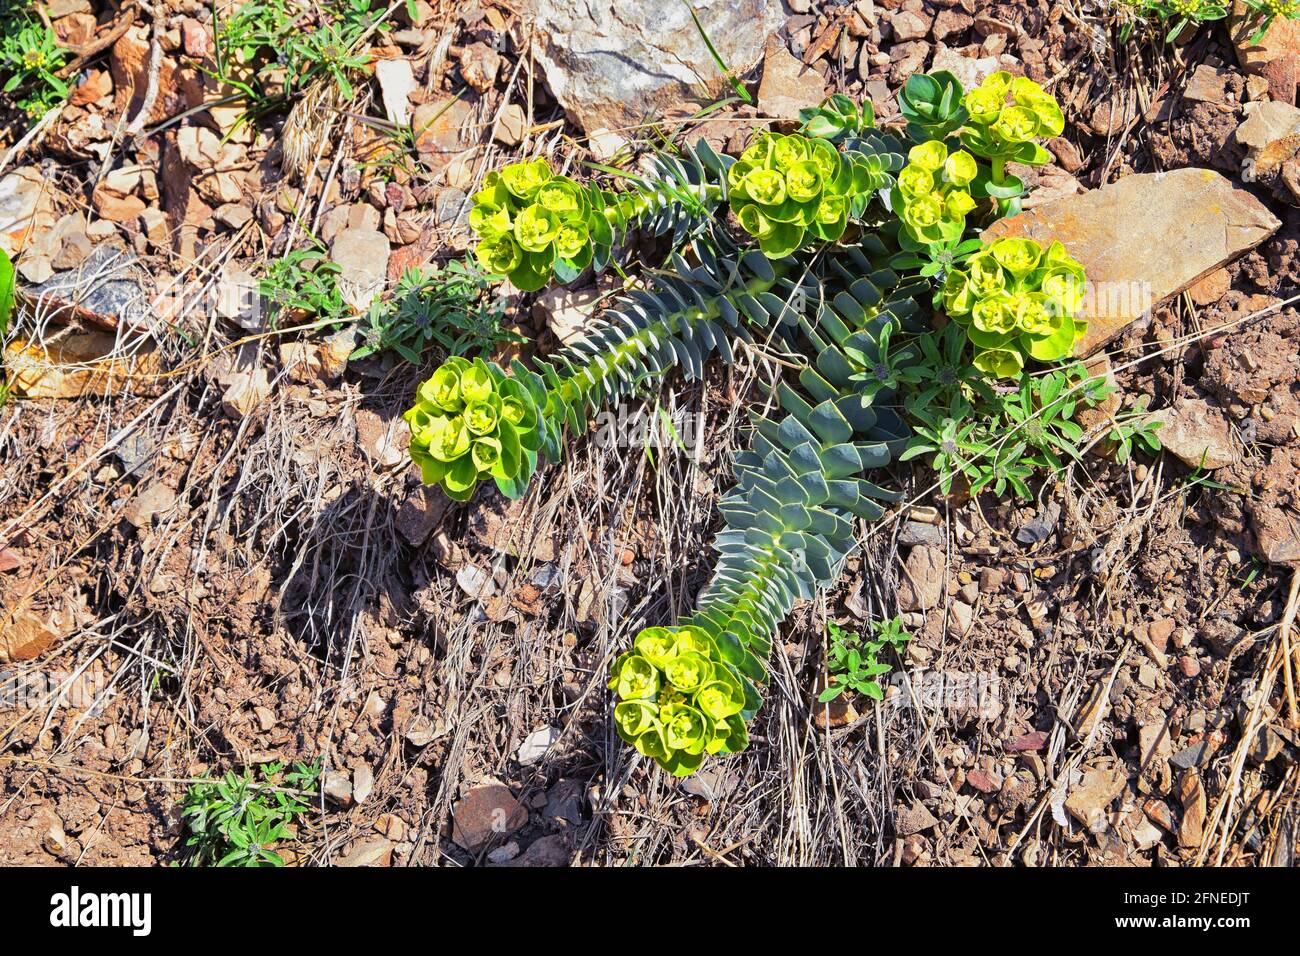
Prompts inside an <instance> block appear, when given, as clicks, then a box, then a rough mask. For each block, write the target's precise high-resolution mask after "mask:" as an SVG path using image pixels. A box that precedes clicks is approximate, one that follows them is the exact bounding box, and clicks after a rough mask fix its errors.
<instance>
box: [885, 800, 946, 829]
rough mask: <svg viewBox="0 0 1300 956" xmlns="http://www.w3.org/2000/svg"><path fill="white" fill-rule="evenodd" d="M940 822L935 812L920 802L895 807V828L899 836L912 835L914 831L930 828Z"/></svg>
mask: <svg viewBox="0 0 1300 956" xmlns="http://www.w3.org/2000/svg"><path fill="white" fill-rule="evenodd" d="M938 823H939V821H938V820H936V819H935V817H934V814H933V813H931V812H930V811H929V810H927V809H926V808H925V807H923V806H922V805H921V804H919V803H914V804H912V806H910V807H901V806H900V807H896V808H895V809H894V830H895V831H896V832H897V833H898V835H899V836H911V835H912V834H913V833H920V832H921V831H923V830H929V829H931V828H932V827H935V826H937V825H938Z"/></svg>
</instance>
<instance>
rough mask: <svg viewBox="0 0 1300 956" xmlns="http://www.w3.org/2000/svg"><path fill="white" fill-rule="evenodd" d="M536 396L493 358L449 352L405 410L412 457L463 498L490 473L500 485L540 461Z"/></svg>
mask: <svg viewBox="0 0 1300 956" xmlns="http://www.w3.org/2000/svg"><path fill="white" fill-rule="evenodd" d="M538 407H539V406H538V402H537V396H536V395H535V394H533V392H532V391H530V390H529V388H528V386H527V385H526V384H525V383H523V382H521V381H520V380H519V379H517V378H513V377H511V376H508V375H506V373H505V372H504V371H503V370H502V369H501V367H500V366H498V365H496V364H495V363H488V362H484V361H483V360H482V359H475V360H474V361H472V362H471V361H468V360H466V359H463V358H460V357H453V358H450V359H448V360H447V361H446V362H445V363H444V364H443V365H442V366H441V367H440V368H439V369H438V370H437V371H436V372H434V373H433V375H432V376H430V377H429V379H427V380H426V381H425V382H424V383H423V384H422V385H421V386H420V388H419V391H418V392H417V393H416V400H415V405H414V406H413V407H411V408H410V409H408V410H407V412H406V414H405V415H404V416H403V417H404V418H405V419H406V422H407V424H408V425H410V428H411V460H412V461H414V462H415V463H416V464H417V465H418V466H419V467H420V477H421V479H422V480H423V481H424V483H425V484H427V485H438V486H440V487H441V488H442V489H443V490H444V491H445V492H446V493H447V496H448V497H450V498H452V499H454V500H456V501H465V500H467V499H468V498H469V497H470V496H471V495H472V494H473V493H474V489H475V488H476V487H478V483H479V482H480V481H483V480H485V479H487V478H492V479H495V481H496V482H497V484H498V485H499V486H501V488H502V490H503V491H508V489H510V488H512V486H513V483H514V482H515V481H517V480H518V479H519V478H520V476H521V475H526V476H531V475H532V473H533V471H534V470H535V469H536V466H537V452H538V449H539V448H540V447H541V443H542V436H543V429H542V427H541V422H540V420H539V411H538Z"/></svg>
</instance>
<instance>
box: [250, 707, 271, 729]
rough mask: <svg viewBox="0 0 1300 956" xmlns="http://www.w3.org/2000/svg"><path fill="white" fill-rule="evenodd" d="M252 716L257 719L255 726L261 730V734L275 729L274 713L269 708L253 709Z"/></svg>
mask: <svg viewBox="0 0 1300 956" xmlns="http://www.w3.org/2000/svg"><path fill="white" fill-rule="evenodd" d="M253 716H254V717H256V718H257V726H258V727H260V728H261V729H262V733H264V734H266V733H270V732H271V731H272V730H274V729H275V711H273V710H272V709H271V708H270V707H254V708H253Z"/></svg>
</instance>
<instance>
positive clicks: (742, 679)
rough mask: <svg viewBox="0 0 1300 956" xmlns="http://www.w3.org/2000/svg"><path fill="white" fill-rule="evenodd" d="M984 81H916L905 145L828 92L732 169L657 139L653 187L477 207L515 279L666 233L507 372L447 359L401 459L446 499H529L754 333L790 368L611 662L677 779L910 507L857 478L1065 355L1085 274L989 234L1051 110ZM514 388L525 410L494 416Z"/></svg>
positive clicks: (533, 187) (490, 188)
mask: <svg viewBox="0 0 1300 956" xmlns="http://www.w3.org/2000/svg"><path fill="white" fill-rule="evenodd" d="M981 90H983V92H981V93H980V95H979V96H977V97H975V98H973V99H972V98H970V97H968V96H967V95H966V94H965V93H964V92H963V90H962V87H961V84H960V83H959V82H958V81H957V80H956V79H955V78H954V77H953V76H952V75H951V74H942V73H941V74H936V75H934V76H919V77H913V78H912V79H911V80H910V81H909V82H908V83H907V85H906V87H905V90H904V91H903V93H902V94H900V108H901V111H902V113H903V116H904V117H905V119H906V120H907V132H906V134H905V135H902V136H900V135H899V134H897V133H894V132H891V131H887V130H882V129H878V128H876V126H875V122H874V116H875V111H874V109H873V108H872V106H871V104H870V103H862V104H856V103H854V102H853V101H851V100H849V99H848V98H847V97H844V96H835V97H831V98H830V99H828V100H827V101H826V102H825V103H823V104H822V105H821V106H820V107H818V108H816V109H813V110H806V111H804V112H803V114H802V117H801V118H802V119H803V122H804V126H803V128H802V129H801V130H799V131H798V132H795V133H790V134H784V135H782V134H777V133H773V132H768V131H763V132H759V133H757V134H756V135H755V136H754V138H753V140H752V141H751V142H750V144H749V145H748V147H747V148H746V149H745V150H744V151H743V152H742V154H741V155H740V156H739V157H731V156H723V155H719V154H718V153H717V152H715V151H714V150H712V149H711V148H709V147H708V146H707V145H706V144H704V143H703V142H701V143H699V144H697V145H696V146H694V147H690V148H687V147H681V148H674V149H669V148H665V149H663V150H660V151H659V152H657V153H655V154H654V155H653V163H654V169H655V170H656V172H655V173H654V174H653V175H649V176H644V177H642V176H631V175H628V174H623V173H619V178H620V180H621V182H620V184H619V185H620V187H621V188H619V189H611V188H607V187H604V186H600V185H597V184H595V183H587V184H585V185H580V184H578V183H577V182H576V181H575V180H572V179H568V178H565V177H558V176H556V175H555V174H554V173H553V172H552V171H551V169H550V167H549V165H547V164H546V163H545V162H544V161H542V160H533V161H531V162H529V163H525V164H517V165H516V166H512V167H507V168H506V169H505V170H502V171H501V173H500V174H498V175H496V176H495V177H489V181H488V183H487V184H486V185H485V189H484V191H482V192H480V193H479V194H478V196H477V197H476V204H477V205H476V210H475V214H474V215H473V217H472V220H471V221H472V223H473V225H474V227H475V229H477V230H478V231H479V234H480V236H481V238H482V243H483V245H482V246H481V247H480V248H481V255H482V256H483V257H485V259H486V260H487V262H488V264H489V267H490V268H496V269H497V271H500V272H504V273H505V274H507V275H510V276H511V278H512V279H514V280H515V283H516V285H518V286H519V287H520V288H530V287H535V286H536V284H537V283H538V282H539V281H544V279H545V277H546V276H547V275H551V274H553V275H554V277H555V278H556V279H558V280H560V281H572V280H573V279H574V278H575V277H576V275H575V273H576V272H577V271H579V270H580V266H581V263H583V262H586V261H590V264H591V269H592V270H593V271H598V270H600V269H602V268H604V266H605V265H606V264H607V263H608V262H609V261H610V259H611V258H612V256H613V253H614V249H615V244H616V242H617V241H618V240H619V239H621V238H622V237H623V236H624V235H626V234H627V233H629V232H630V231H632V230H634V229H645V230H647V231H649V232H652V233H655V234H659V235H670V236H671V238H672V243H671V251H670V252H669V254H668V257H667V260H666V268H663V269H659V270H653V271H650V272H648V273H647V274H646V275H644V276H643V277H642V280H641V282H640V283H638V284H635V285H630V287H629V291H626V292H624V293H622V294H621V295H618V296H615V297H613V298H612V299H611V300H610V301H609V302H608V304H607V307H606V308H605V309H604V310H603V311H602V312H601V313H600V314H599V316H598V317H597V318H596V319H595V320H594V321H593V323H592V325H591V326H590V327H589V328H588V330H586V332H585V334H584V335H582V336H580V337H579V338H578V339H577V340H576V341H574V342H573V343H571V344H570V345H568V346H566V347H565V348H564V349H562V350H561V351H560V352H558V353H557V354H555V355H553V356H550V357H549V358H547V359H535V360H534V361H533V362H532V365H531V367H526V366H524V365H523V364H521V363H520V362H518V361H516V362H514V363H512V365H511V368H510V370H509V371H508V372H507V371H505V370H502V369H499V368H498V367H496V366H495V365H490V364H483V363H479V364H473V363H466V362H464V361H463V360H461V361H460V362H456V361H455V360H453V361H451V362H449V363H448V364H447V366H444V367H443V368H442V369H439V370H438V371H437V372H435V374H434V376H433V378H431V379H430V380H429V381H428V382H426V383H425V384H424V385H422V386H421V388H420V394H419V398H418V401H417V404H416V407H415V408H413V409H412V410H411V411H410V412H408V413H407V417H408V420H409V421H411V424H412V444H411V448H412V457H413V458H415V460H416V461H417V462H418V463H419V464H420V465H421V467H422V470H423V472H424V476H425V479H426V481H430V482H436V483H439V484H441V485H442V486H443V487H444V488H446V489H447V491H448V493H449V494H452V495H453V496H454V497H457V498H461V499H463V498H466V497H468V496H469V495H470V494H472V493H473V489H474V487H475V485H476V483H477V482H478V481H480V480H482V479H483V478H485V477H489V476H490V477H492V478H493V479H495V481H496V484H497V485H498V487H499V488H501V490H502V491H503V492H504V493H506V494H507V495H509V496H511V497H517V496H518V495H521V494H523V493H524V490H525V488H526V486H527V483H528V481H529V479H530V478H531V476H532V475H533V473H534V471H535V470H536V469H537V468H538V467H539V466H540V464H541V463H542V462H543V460H545V461H551V462H557V461H558V460H559V459H560V456H561V454H562V452H563V446H564V439H565V437H566V435H567V436H576V435H581V434H582V433H584V432H585V431H586V430H587V428H588V425H589V422H590V419H591V415H592V414H593V412H594V411H595V410H596V409H597V408H599V407H600V406H601V405H602V404H604V403H608V402H611V401H613V400H615V399H617V398H619V397H620V396H623V395H627V394H629V393H633V392H635V391H638V390H640V389H643V388H644V387H645V386H646V385H647V384H650V383H653V382H655V381H657V380H659V379H660V378H661V377H662V376H663V375H665V374H666V373H667V372H668V371H670V370H671V369H673V368H680V369H681V370H682V371H683V373H684V374H685V376H686V377H687V378H700V377H702V376H703V374H704V369H705V363H706V361H707V360H708V359H710V358H711V357H712V356H713V355H714V354H717V355H718V356H720V357H721V358H722V359H723V360H724V361H731V360H732V359H733V357H734V355H735V354H736V352H737V351H738V350H739V349H740V348H741V347H743V346H747V345H749V344H751V343H756V342H762V343H764V344H765V345H767V344H770V345H772V346H775V347H776V348H778V349H779V350H780V352H781V353H782V355H783V356H785V357H786V359H785V361H783V362H782V363H781V368H782V369H787V370H788V371H784V372H781V371H778V372H777V373H776V374H777V377H776V378H774V379H773V380H771V381H768V382H766V383H764V384H765V388H767V389H768V390H769V391H770V393H771V394H770V399H769V403H768V405H767V407H768V408H769V409H770V410H769V411H768V412H766V413H763V414H760V413H758V412H757V411H755V412H754V413H753V414H752V416H751V426H750V433H749V448H748V449H747V450H745V451H743V452H741V453H739V454H738V455H737V456H736V458H735V460H734V465H733V472H734V475H735V478H736V484H735V486H734V487H733V488H732V489H731V490H730V491H728V492H727V493H726V495H725V496H724V497H723V499H722V501H721V502H720V505H719V510H720V512H721V514H722V517H723V519H724V521H725V523H726V526H725V530H723V531H722V533H721V534H719V535H718V537H717V539H716V540H715V543H714V544H715V548H716V550H717V552H718V562H717V566H716V569H715V572H714V575H713V578H712V580H711V581H710V583H709V584H708V586H707V587H706V588H705V589H704V590H703V591H702V592H701V594H700V596H699V599H698V601H697V605H696V608H695V610H694V612H693V613H691V614H689V615H687V616H685V617H683V618H682V619H681V620H679V621H678V622H677V624H676V626H673V627H649V628H646V629H644V630H643V631H641V632H640V634H639V635H638V636H637V638H636V639H635V641H634V642H633V647H632V649H631V650H629V651H628V652H627V653H625V654H623V655H621V656H620V657H619V658H618V659H617V660H616V661H615V663H614V666H613V671H612V674H611V678H610V688H611V690H612V691H613V694H614V697H615V705H614V711H613V718H614V722H615V726H616V727H617V729H618V732H619V734H620V735H621V736H622V737H623V738H624V739H625V740H627V741H628V742H629V743H631V744H632V745H633V746H634V747H635V748H636V749H637V750H638V752H640V753H642V754H644V755H646V756H648V757H651V758H652V759H654V760H655V761H656V762H657V763H659V764H660V765H662V766H663V767H665V768H666V769H667V770H669V771H670V772H672V773H677V774H681V773H689V772H691V771H692V770H694V769H695V768H697V767H698V766H699V765H700V764H701V762H702V761H703V760H704V759H705V758H706V757H707V755H708V754H710V753H722V752H730V751H736V750H740V749H743V748H744V747H745V746H746V745H747V742H748V739H749V738H748V733H747V731H746V724H747V722H748V721H749V720H750V719H751V718H752V717H753V716H754V714H755V713H756V712H757V710H758V708H759V705H760V702H761V699H762V691H761V687H762V685H763V684H764V683H765V682H766V681H767V678H768V673H767V663H766V662H767V659H768V657H769V655H770V653H771V649H772V646H773V644H774V642H775V640H776V639H777V636H778V632H779V629H780V627H781V624H782V622H783V621H784V620H785V618H786V616H787V615H788V614H789V613H790V610H791V609H792V607H793V606H794V603H795V602H796V601H797V600H800V599H807V598H810V597H812V596H813V595H814V594H815V593H816V591H817V589H819V588H823V587H827V586H829V585H831V584H832V583H834V581H835V580H836V579H837V577H838V575H839V573H840V570H841V568H842V567H843V564H844V561H845V558H846V557H847V555H848V554H849V553H850V552H851V551H852V550H853V549H854V548H855V547H856V546H857V542H858V537H857V532H856V522H857V521H858V520H859V519H861V520H867V521H871V520H875V519H877V518H879V517H881V516H882V515H883V514H884V512H885V506H886V504H887V503H889V502H892V501H897V500H899V499H900V497H901V495H900V494H899V492H898V491H896V490H894V489H891V488H890V487H889V486H888V483H887V482H885V481H881V482H877V481H873V480H870V478H869V476H870V475H872V474H879V473H881V471H880V470H881V469H884V468H885V467H887V466H888V465H890V464H891V462H893V461H895V460H896V459H897V456H898V455H899V454H901V453H903V452H904V450H905V449H909V448H910V449H911V451H910V452H909V454H910V455H917V456H923V455H929V456H931V458H932V459H933V460H934V463H936V464H939V463H940V459H941V458H942V456H945V455H953V454H956V451H955V450H950V449H949V448H948V444H949V443H948V442H946V441H945V440H944V439H942V438H940V440H939V441H938V442H937V443H935V444H934V445H933V446H932V447H927V445H926V438H927V437H928V436H929V435H930V434H931V432H932V431H934V430H936V429H937V430H938V432H939V433H942V434H946V433H947V432H946V431H945V429H947V428H948V425H947V420H948V419H949V418H951V417H953V416H952V410H954V409H960V408H962V407H968V406H969V405H970V403H969V402H967V401H966V398H967V397H968V396H970V395H974V394H976V393H978V394H979V395H980V396H992V397H995V398H996V396H997V395H998V394H999V390H997V389H994V388H993V387H992V386H991V384H990V383H989V382H987V381H986V379H987V378H988V377H989V376H990V375H1007V374H1014V372H1015V371H1017V370H1019V369H1021V368H1022V367H1023V366H1024V365H1025V364H1026V363H1027V362H1029V361H1053V360H1055V359H1058V358H1062V357H1064V356H1066V355H1067V354H1068V353H1069V351H1070V347H1071V346H1072V345H1073V343H1074V340H1075V338H1076V337H1077V336H1078V335H1079V334H1080V333H1081V325H1080V324H1079V323H1077V322H1076V321H1075V320H1074V318H1073V316H1074V315H1075V313H1076V312H1077V310H1078V300H1077V294H1078V289H1077V288H1076V284H1077V283H1081V281H1082V270H1081V269H1080V268H1079V267H1078V263H1076V262H1074V260H1072V259H1070V258H1069V257H1068V256H1067V255H1066V254H1065V253H1064V251H1063V250H1062V249H1061V248H1060V246H1059V244H1052V245H1050V246H1049V247H1048V248H1047V249H1046V250H1044V249H1041V248H1039V247H1038V246H1037V245H1036V244H1032V243H1027V242H1026V241H1023V240H1001V241H1000V242H998V243H993V244H991V245H990V246H989V247H988V248H984V247H983V244H982V243H981V241H980V239H979V232H980V230H981V229H982V228H984V227H986V226H987V225H988V224H989V223H990V222H992V221H993V220H994V219H996V218H997V217H998V216H999V215H1001V214H1004V213H1005V212H1006V211H1007V210H1008V209H1009V208H1011V207H1012V205H1013V204H1014V197H1015V196H1017V195H1018V194H1019V191H1020V189H1021V188H1022V187H1021V185H1020V184H1019V182H1018V181H1012V179H1011V178H1010V177H1007V178H1006V179H1005V180H1002V179H999V176H1000V175H1001V172H1002V165H1001V164H1004V163H1005V162H1006V161H1007V160H1008V159H1012V158H1014V159H1017V160H1019V161H1031V162H1033V161H1041V160H1042V158H1043V156H1044V155H1045V153H1044V152H1042V151H1041V147H1040V146H1038V144H1037V142H1036V140H1037V139H1038V138H1041V137H1042V136H1047V135H1055V133H1054V132H1053V131H1056V132H1059V117H1060V110H1059V108H1057V107H1056V105H1055V101H1054V100H1052V99H1051V97H1050V96H1049V95H1048V94H1046V93H1045V92H1043V91H1042V90H1041V88H1039V87H1038V86H1037V85H1036V84H1032V83H1029V82H1028V81H1023V82H1022V81H1019V80H1010V79H1007V78H1005V77H1004V76H1002V75H998V76H997V77H995V78H990V81H989V82H988V83H987V84H986V85H985V86H983V87H981ZM1007 97H1010V102H1008V101H1007ZM995 100H996V101H997V102H996V103H995V102H994V101H995ZM995 106H996V110H995V109H994V107H995ZM972 107H973V108H974V109H975V110H976V111H978V113H979V116H978V118H975V117H973V116H972V115H971V108H972ZM595 168H596V169H598V170H599V171H602V172H611V173H613V172H618V171H611V170H606V169H605V168H604V167H595ZM999 184H1000V185H999ZM548 190H549V191H548ZM530 209H535V210H536V211H533V212H529V210H530ZM727 213H729V215H728V214H727ZM565 222H568V223H570V224H574V225H575V231H574V233H573V242H572V243H571V244H568V243H567V242H566V241H563V240H562V239H561V227H562V226H563V224H564V223H565ZM582 224H585V226H586V230H587V232H586V234H587V235H588V236H589V237H590V259H589V260H588V259H587V252H586V251H581V252H579V251H578V244H577V236H579V235H580V234H581V229H580V228H578V227H579V226H581V225H582ZM557 243H558V245H557ZM527 256H533V257H534V258H532V259H528V258H526V257H527ZM507 267H508V268H507ZM520 280H522V281H520ZM932 303H933V304H942V305H944V306H945V312H946V316H947V319H946V320H947V321H948V322H949V325H948V326H947V327H946V328H938V326H941V325H942V323H943V321H945V317H944V315H943V314H939V315H930V314H927V313H926V308H927V307H928V306H929V305H930V304H932ZM510 383H514V384H515V385H516V386H517V390H516V391H515V392H508V391H507V389H508V386H509V384H510ZM485 385H489V386H490V389H489V391H490V394H493V395H498V396H500V398H501V401H502V403H503V405H502V410H501V412H497V409H496V407H495V406H494V405H493V404H492V401H491V399H490V398H485V397H484V395H485V394H487V393H486V392H485ZM1002 391H1005V390H1002ZM507 397H513V398H516V399H517V400H518V402H519V406H518V407H519V409H520V410H522V411H523V412H524V414H522V415H516V414H513V413H512V414H509V415H507V414H506V413H505V410H504V402H505V401H506V400H507ZM483 403H486V404H487V407H482V406H483ZM471 405H472V406H473V407H471ZM516 418H518V420H517V421H516V420H515V419H516ZM493 423H495V425H493ZM507 425H508V426H509V427H508V428H507ZM914 426H915V428H917V429H923V431H922V433H921V434H920V435H918V434H917V432H915V431H914ZM490 427H495V428H497V429H498V431H497V432H492V431H490V430H485V429H489V428H490ZM502 430H504V431H505V433H506V436H507V437H501V435H500V432H501V431H502ZM953 430H954V434H956V433H957V431H959V430H960V426H959V425H956V424H954V425H953ZM512 433H513V435H514V438H511V437H508V436H510V435H511V434H512ZM489 438H494V439H495V444H494V443H493V442H492V441H486V440H485V439H489ZM516 438H517V442H516V441H515V439H516ZM476 447H479V448H480V451H479V454H478V456H477V457H475V455H474V448H476ZM516 447H517V449H518V451H517V453H516ZM1044 460H1048V459H1046V458H1044ZM961 464H962V466H965V465H966V462H965V461H964V460H963V461H962V462H961ZM999 467H1000V468H1002V471H1003V472H1005V471H1006V467H1003V466H999ZM1015 468H1016V470H1015V475H1016V476H1017V481H1019V479H1020V476H1021V474H1022V469H1020V467H1019V465H1015ZM999 473H1001V472H999ZM1004 486H1005V483H1004ZM1022 486H1023V482H1022V483H1020V484H1015V485H1012V486H1010V487H1013V488H1014V489H1016V490H1017V491H1018V490H1019V489H1020V488H1021V487H1022Z"/></svg>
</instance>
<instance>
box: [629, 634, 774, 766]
mask: <svg viewBox="0 0 1300 956" xmlns="http://www.w3.org/2000/svg"><path fill="white" fill-rule="evenodd" d="M632 646H633V649H632V650H630V651H628V652H626V653H625V654H622V655H621V656H620V657H619V658H618V660H617V661H615V662H614V667H613V676H612V677H611V678H610V682H609V687H610V689H611V690H613V691H614V693H615V694H616V695H617V697H618V701H619V702H618V704H617V705H615V707H614V726H615V727H616V728H617V729H618V733H619V736H621V737H622V738H623V739H624V740H625V741H627V742H628V743H630V744H632V745H633V746H634V747H636V749H637V751H638V752H639V753H641V754H643V755H644V756H647V757H650V758H651V759H653V760H654V761H656V762H657V763H658V764H659V765H660V766H662V767H663V768H664V769H665V770H667V771H668V772H669V773H672V774H675V775H677V776H684V775H686V774H689V773H691V772H693V771H694V770H696V769H697V768H698V767H699V766H700V764H701V763H702V762H703V761H704V757H705V755H706V754H715V753H730V752H732V751H738V750H744V749H745V747H746V745H747V744H748V742H749V738H748V734H747V732H746V730H745V720H744V718H743V716H742V711H743V710H744V709H745V690H744V686H743V684H742V682H741V680H742V678H741V675H740V673H739V672H738V671H737V670H736V668H735V666H734V665H732V664H730V663H728V662H727V660H726V659H725V658H724V656H723V653H722V651H721V650H720V649H719V647H718V644H717V642H716V641H715V640H714V638H713V637H712V636H711V635H710V634H709V633H708V632H707V631H705V630H703V629H701V628H698V627H691V626H689V625H688V626H683V627H648V628H646V629H645V630H643V631H642V632H641V633H640V634H638V635H637V636H636V640H635V641H634V642H633V645H632Z"/></svg>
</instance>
